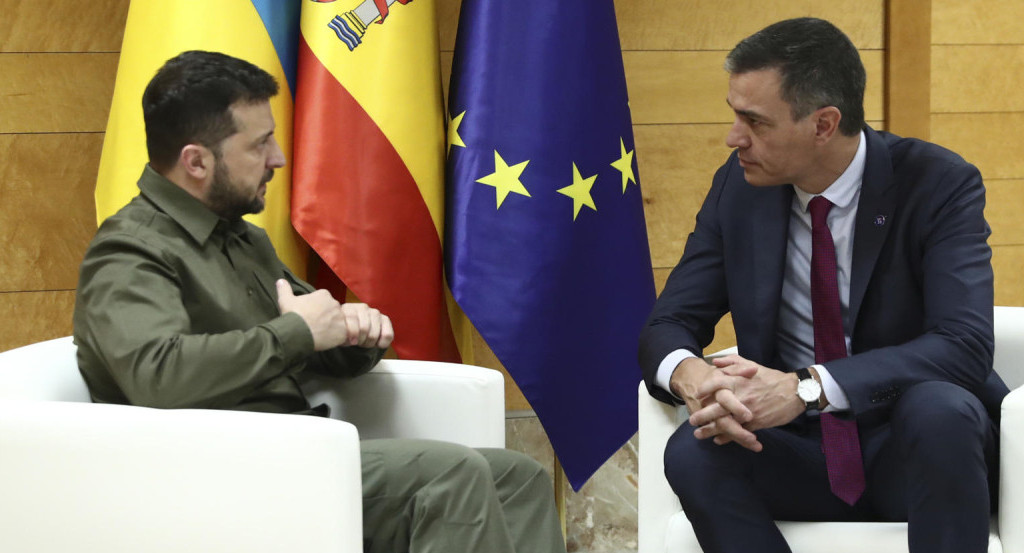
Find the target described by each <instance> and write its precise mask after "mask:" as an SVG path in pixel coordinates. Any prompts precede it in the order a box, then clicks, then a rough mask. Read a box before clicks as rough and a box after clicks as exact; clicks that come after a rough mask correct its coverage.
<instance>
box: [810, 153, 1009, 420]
mask: <svg viewBox="0 0 1024 553" xmlns="http://www.w3.org/2000/svg"><path fill="white" fill-rule="evenodd" d="M942 169H943V171H942V174H941V177H940V178H939V179H937V180H933V181H932V182H931V183H929V186H928V190H927V191H926V192H925V193H924V194H922V199H921V200H920V201H919V203H920V206H919V211H917V212H916V213H914V214H913V217H914V218H915V221H916V228H917V231H916V232H917V234H916V235H915V236H914V237H913V240H912V241H911V243H912V244H913V249H915V250H917V251H908V252H907V254H908V256H909V257H912V258H915V259H917V260H919V261H918V265H917V268H916V270H917V271H918V272H919V275H918V283H919V286H920V290H919V291H915V290H907V291H906V293H907V294H908V295H915V296H916V295H919V297H920V306H919V308H920V309H921V310H923V332H922V333H921V334H920V335H919V336H917V337H915V338H913V339H910V340H908V341H906V342H904V343H901V344H896V345H892V346H889V347H881V348H877V349H870V350H867V351H863V352H859V353H855V355H853V356H851V357H847V358H845V359H840V360H835V361H831V362H829V363H826V366H827V367H828V369H829V371H830V372H831V374H832V376H833V377H834V378H835V379H836V381H837V382H838V383H839V385H840V386H841V387H842V388H843V390H844V391H845V392H846V394H847V396H848V398H849V399H850V404H851V405H850V406H851V410H852V411H853V413H854V414H855V415H856V416H858V417H860V416H863V415H866V414H869V413H873V412H875V411H877V410H879V409H885V408H891V406H892V405H893V404H894V402H895V400H896V399H898V397H899V395H900V394H901V393H902V391H904V390H906V389H907V388H908V387H910V386H912V385H914V384H917V383H920V382H926V381H945V382H950V383H953V384H956V385H959V386H961V387H963V388H965V389H967V390H969V391H972V392H974V393H975V394H977V393H978V391H979V390H980V389H981V387H982V385H983V384H984V382H985V381H986V379H987V378H988V376H989V373H990V372H991V371H992V356H993V350H994V338H993V331H992V305H993V277H992V265H991V257H992V252H991V249H990V248H989V246H988V243H987V239H988V236H989V234H990V231H989V227H988V224H987V223H986V222H985V218H984V208H985V188H984V185H983V184H982V180H981V175H980V174H979V173H978V171H977V169H975V168H974V167H973V166H971V165H969V164H966V163H964V162H962V161H961V162H959V163H957V162H952V163H949V164H948V165H944V166H943V167H942ZM904 216H910V214H909V213H908V212H907V211H906V210H905V211H904ZM876 271H877V269H876ZM873 278H874V276H873ZM879 293H881V291H879ZM889 293H890V294H891V291H889ZM894 301H895V299H894ZM884 307H885V306H884V305H882V307H881V308H880V309H879V311H880V312H881V313H882V314H883V315H884V312H885V309H884ZM915 307H917V306H916V304H915ZM859 324H862V325H863V324H871V322H870V321H867V320H862V321H861V322H860V323H859Z"/></svg>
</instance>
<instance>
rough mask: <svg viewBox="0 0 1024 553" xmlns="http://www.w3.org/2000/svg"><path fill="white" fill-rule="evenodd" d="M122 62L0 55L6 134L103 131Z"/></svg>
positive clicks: (104, 57)
mask: <svg viewBox="0 0 1024 553" xmlns="http://www.w3.org/2000/svg"><path fill="white" fill-rule="evenodd" d="M117 58H118V54H116V53H115V54H0V75H3V79H0V114H3V116H2V117H0V133H27V132H35V133H38V132H95V131H103V130H104V129H106V126H107V114H108V113H109V111H110V99H111V97H112V96H113V94H114V77H115V76H116V75H117ZM140 102H141V99H140ZM140 105H141V104H140ZM139 109H141V107H140V108H139Z"/></svg>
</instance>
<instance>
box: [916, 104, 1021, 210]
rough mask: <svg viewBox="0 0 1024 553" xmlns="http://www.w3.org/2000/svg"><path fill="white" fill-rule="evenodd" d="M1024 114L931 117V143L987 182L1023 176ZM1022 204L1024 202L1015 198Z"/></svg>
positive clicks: (967, 114) (938, 115)
mask: <svg viewBox="0 0 1024 553" xmlns="http://www.w3.org/2000/svg"><path fill="white" fill-rule="evenodd" d="M1022 125H1024V112H1016V113H955V114H954V113H950V114H945V113H939V114H932V142H935V143H937V144H941V145H943V146H945V147H947V148H949V149H950V150H953V151H954V152H957V153H958V154H960V155H962V156H963V157H964V159H966V160H967V161H969V162H971V163H973V164H975V165H977V166H978V169H980V170H981V175H982V176H983V177H984V178H986V179H1015V178H1021V177H1024V156H1022V155H1021V152H1024V134H1022V133H1021V128H1024V127H1022ZM1018 202H1019V204H1018V205H1024V199H1018Z"/></svg>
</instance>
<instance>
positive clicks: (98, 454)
mask: <svg viewBox="0 0 1024 553" xmlns="http://www.w3.org/2000/svg"><path fill="white" fill-rule="evenodd" d="M0 452H2V453H0V489H2V490H3V500H2V501H0V529H2V530H0V550H2V551H33V552H40V553H56V552H58V551H75V550H80V549H83V548H84V549H87V550H90V551H146V552H148V553H170V552H180V551H246V552H256V553H271V552H278V551H293V550H294V551H339V552H352V553H355V552H358V551H362V516H361V510H362V507H361V493H360V490H361V474H362V473H361V471H360V459H359V443H358V435H357V433H356V429H355V427H353V426H352V425H350V424H345V423H341V422H338V421H332V420H326V419H322V418H319V417H304V416H297V415H272V414H265V413H244V412H236V411H209V410H160V409H148V408H143V407H131V406H125V405H97V404H89V403H72V402H50V401H15V400H10V401H8V400H3V401H0Z"/></svg>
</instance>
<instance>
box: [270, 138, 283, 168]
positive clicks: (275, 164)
mask: <svg viewBox="0 0 1024 553" xmlns="http://www.w3.org/2000/svg"><path fill="white" fill-rule="evenodd" d="M271 142H272V144H271V149H270V156H269V157H267V168H269V169H280V168H281V167H284V166H285V164H286V163H287V160H286V159H285V158H284V152H283V151H282V150H281V146H280V145H278V143H277V138H271Z"/></svg>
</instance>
